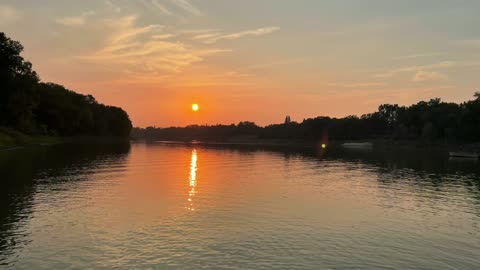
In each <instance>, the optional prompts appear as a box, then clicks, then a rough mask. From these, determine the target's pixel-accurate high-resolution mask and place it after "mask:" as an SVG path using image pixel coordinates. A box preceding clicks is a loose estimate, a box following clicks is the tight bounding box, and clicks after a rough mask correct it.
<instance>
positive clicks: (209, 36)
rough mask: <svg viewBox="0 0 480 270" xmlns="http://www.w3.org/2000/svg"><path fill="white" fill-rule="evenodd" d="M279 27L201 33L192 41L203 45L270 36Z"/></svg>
mask: <svg viewBox="0 0 480 270" xmlns="http://www.w3.org/2000/svg"><path fill="white" fill-rule="evenodd" d="M279 30H280V27H277V26H269V27H262V28H257V29H253V30H246V31H242V32H237V33H232V34H223V33H221V32H210V33H202V34H199V35H195V36H193V37H192V39H194V40H200V41H202V42H203V43H205V44H213V43H216V42H218V41H220V40H234V39H239V38H243V37H249V36H250V37H259V36H265V35H268V34H271V33H273V32H276V31H279Z"/></svg>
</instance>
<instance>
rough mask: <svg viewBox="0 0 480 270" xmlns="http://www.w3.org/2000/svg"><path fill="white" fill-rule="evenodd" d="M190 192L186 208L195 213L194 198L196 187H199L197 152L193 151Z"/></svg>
mask: <svg viewBox="0 0 480 270" xmlns="http://www.w3.org/2000/svg"><path fill="white" fill-rule="evenodd" d="M188 180H189V185H190V190H189V191H188V203H187V206H186V208H187V209H188V210H190V211H195V207H194V206H193V197H194V196H195V194H197V191H196V190H195V187H196V186H197V150H196V149H193V150H192V159H191V161H190V176H189V179H188Z"/></svg>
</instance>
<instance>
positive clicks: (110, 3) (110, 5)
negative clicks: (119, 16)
mask: <svg viewBox="0 0 480 270" xmlns="http://www.w3.org/2000/svg"><path fill="white" fill-rule="evenodd" d="M105 4H106V5H107V6H108V7H109V8H110V9H112V10H113V11H115V12H117V13H119V12H121V11H122V9H121V8H120V7H119V6H118V5H116V4H115V3H113V2H112V1H110V0H105Z"/></svg>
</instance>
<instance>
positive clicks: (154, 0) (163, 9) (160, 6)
mask: <svg viewBox="0 0 480 270" xmlns="http://www.w3.org/2000/svg"><path fill="white" fill-rule="evenodd" d="M152 5H153V6H154V7H156V8H157V9H158V10H160V11H161V12H162V13H163V14H165V15H169V16H173V12H172V11H170V10H169V9H168V8H167V7H166V6H164V5H163V4H160V2H158V1H157V0H152Z"/></svg>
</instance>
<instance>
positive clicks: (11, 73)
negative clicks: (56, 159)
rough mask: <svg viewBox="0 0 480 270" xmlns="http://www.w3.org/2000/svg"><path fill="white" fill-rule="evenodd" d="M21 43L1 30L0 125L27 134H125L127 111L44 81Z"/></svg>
mask: <svg viewBox="0 0 480 270" xmlns="http://www.w3.org/2000/svg"><path fill="white" fill-rule="evenodd" d="M22 51H23V46H22V44H20V42H18V41H14V40H12V39H10V38H9V37H7V36H6V35H5V33H0V86H1V87H0V126H6V127H11V128H14V129H17V130H19V131H22V132H24V133H28V134H42V135H61V136H77V135H89V136H128V135H129V134H130V130H131V128H132V124H131V121H130V119H129V117H128V114H127V113H126V112H125V111H124V110H122V109H121V108H118V107H113V106H107V105H103V104H100V103H98V102H97V101H96V100H95V98H94V97H93V96H91V95H82V94H78V93H76V92H74V91H71V90H68V89H66V88H65V87H63V86H61V85H57V84H54V83H43V82H40V79H39V77H38V75H37V73H36V72H35V71H34V70H33V69H32V64H31V63H30V62H28V61H26V60H25V59H24V58H23V57H22V56H21V55H20V54H21V52H22Z"/></svg>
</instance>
